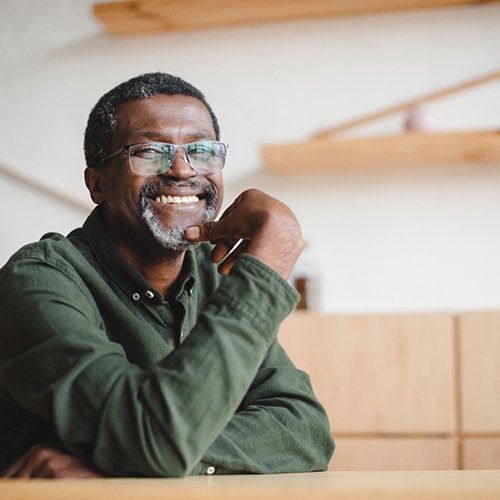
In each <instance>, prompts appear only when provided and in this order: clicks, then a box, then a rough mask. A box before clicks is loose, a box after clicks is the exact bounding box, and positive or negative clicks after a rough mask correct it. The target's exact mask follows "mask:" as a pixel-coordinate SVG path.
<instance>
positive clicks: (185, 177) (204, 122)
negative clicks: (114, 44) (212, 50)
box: [85, 73, 222, 252]
mask: <svg viewBox="0 0 500 500" xmlns="http://www.w3.org/2000/svg"><path fill="white" fill-rule="evenodd" d="M219 134H220V132H219V125H218V123H217V118H216V117H215V115H214V113H213V111H212V109H211V108H210V106H209V105H208V103H207V102H206V100H205V98H204V96H203V94H202V93H201V92H200V91H199V90H197V89H196V88H195V87H193V86H192V85H190V84H189V83H187V82H185V81H184V80H182V79H180V78H178V77H175V76H172V75H168V74H164V73H151V74H146V75H142V76H139V77H136V78H133V79H131V80H129V81H127V82H125V83H122V84H120V85H118V86H117V87H115V88H114V89H112V90H111V91H109V92H108V93H107V94H105V95H104V96H103V97H102V98H101V99H100V100H99V102H98V103H97V105H96V106H95V107H94V109H93V110H92V112H91V114H90V116H89V121H88V124H87V129H86V132H85V157H86V160H87V165H88V168H87V169H86V172H85V180H86V184H87V187H88V188H89V191H90V193H91V196H92V199H93V200H94V202H96V203H98V204H100V205H102V207H103V209H104V213H105V217H106V222H107V224H108V228H109V229H110V231H111V233H112V235H113V236H114V237H115V240H117V241H118V243H119V244H120V245H121V246H125V247H128V248H129V249H130V248H131V246H132V247H133V246H134V245H138V244H141V243H143V244H146V243H147V241H148V239H150V238H151V236H153V237H154V239H155V240H156V242H157V243H159V244H161V245H162V246H163V247H164V248H166V249H167V250H172V251H176V252H178V251H184V250H186V248H187V247H188V246H189V242H188V240H187V239H186V238H185V236H184V229H186V228H187V227H189V226H190V225H195V224H200V223H202V222H207V221H209V220H212V219H213V218H214V217H215V215H216V214H217V212H218V210H219V208H220V205H221V202H222V175H221V172H220V169H212V170H211V171H205V170H203V169H199V168H198V169H197V170H195V169H194V168H195V167H196V163H195V162H192V161H191V163H189V162H190V159H191V158H194V157H195V156H196V155H197V154H198V155H199V153H197V149H196V146H194V147H191V148H190V149H188V150H186V149H185V148H178V149H177V151H175V152H174V154H173V155H171V156H170V158H171V159H172V158H173V162H172V164H171V165H170V164H169V168H168V170H166V167H165V169H164V168H158V169H157V170H156V171H155V169H152V172H153V173H151V172H150V171H149V170H143V169H142V165H139V162H140V161H143V160H142V159H141V158H142V155H143V154H144V155H149V154H150V152H149V151H148V150H145V153H142V152H141V151H138V150H137V149H136V147H135V146H132V148H129V146H131V145H136V144H150V143H169V144H190V143H197V144H198V143H206V144H209V143H210V144H213V143H212V141H216V140H218V139H219ZM160 147H161V148H167V149H168V148H170V151H174V148H172V147H170V146H165V145H161V144H160ZM167 149H165V151H166V150H167ZM148 158H149V156H148ZM138 165H139V167H140V168H137V167H138Z"/></svg>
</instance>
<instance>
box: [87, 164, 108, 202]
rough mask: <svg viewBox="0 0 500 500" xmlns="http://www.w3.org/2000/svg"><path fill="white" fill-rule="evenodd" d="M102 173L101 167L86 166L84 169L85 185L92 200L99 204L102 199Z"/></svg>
mask: <svg viewBox="0 0 500 500" xmlns="http://www.w3.org/2000/svg"><path fill="white" fill-rule="evenodd" d="M102 177H103V174H102V170H101V169H97V168H94V167H87V168H86V169H85V185H86V186H87V189H88V190H89V193H90V197H91V198H92V201H93V202H94V203H95V204H96V205H99V204H101V203H102V202H103V201H104V191H103V188H102V186H103V182H104V181H103V178H102Z"/></svg>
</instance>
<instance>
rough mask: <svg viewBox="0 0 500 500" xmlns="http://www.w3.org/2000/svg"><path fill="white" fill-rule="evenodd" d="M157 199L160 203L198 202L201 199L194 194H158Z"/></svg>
mask: <svg viewBox="0 0 500 500" xmlns="http://www.w3.org/2000/svg"><path fill="white" fill-rule="evenodd" d="M155 201H157V202H158V203H196V202H197V201H200V199H199V198H198V196H196V195H192V196H170V195H168V196H165V195H164V194H162V195H161V196H157V197H156V199H155Z"/></svg>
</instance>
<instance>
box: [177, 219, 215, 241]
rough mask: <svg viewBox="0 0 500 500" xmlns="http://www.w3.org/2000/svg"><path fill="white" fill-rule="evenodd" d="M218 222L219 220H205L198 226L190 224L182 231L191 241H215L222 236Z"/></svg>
mask: <svg viewBox="0 0 500 500" xmlns="http://www.w3.org/2000/svg"><path fill="white" fill-rule="evenodd" d="M219 224H220V222H207V223H205V224H200V225H199V226H191V227H188V228H187V229H186V230H185V231H184V234H185V235H186V238H187V239H188V240H191V241H215V240H218V239H220V238H222V237H223V236H222V235H220V234H219V233H220V231H219V228H218V226H219Z"/></svg>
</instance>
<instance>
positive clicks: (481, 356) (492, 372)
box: [459, 312, 500, 434]
mask: <svg viewBox="0 0 500 500" xmlns="http://www.w3.org/2000/svg"><path fill="white" fill-rule="evenodd" d="M459 339H460V341H459V350H460V368H461V378H460V383H461V387H462V391H461V392H462V397H461V406H462V430H463V431H464V432H479V433H481V432H488V433H495V432H496V433H499V434H500V313H499V312H482V313H467V314H462V315H461V316H460V317H459Z"/></svg>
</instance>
